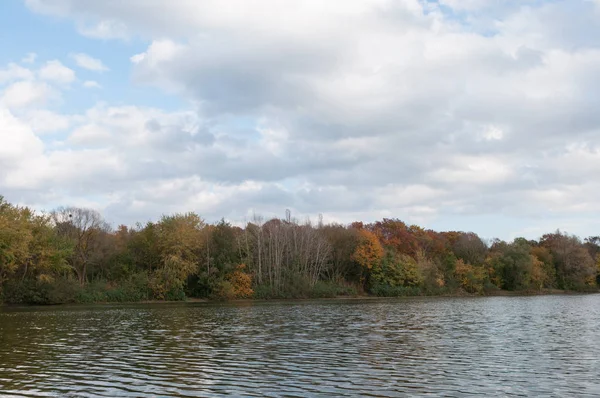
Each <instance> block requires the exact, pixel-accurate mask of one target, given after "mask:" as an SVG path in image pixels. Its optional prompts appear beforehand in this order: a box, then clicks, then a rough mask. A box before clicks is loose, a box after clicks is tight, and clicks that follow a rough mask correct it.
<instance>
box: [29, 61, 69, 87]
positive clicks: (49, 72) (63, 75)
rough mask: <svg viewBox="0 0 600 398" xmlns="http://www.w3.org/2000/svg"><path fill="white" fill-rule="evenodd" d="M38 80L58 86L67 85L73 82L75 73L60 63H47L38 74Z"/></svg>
mask: <svg viewBox="0 0 600 398" xmlns="http://www.w3.org/2000/svg"><path fill="white" fill-rule="evenodd" d="M38 74H39V76H40V79H42V80H48V81H52V82H55V83H60V84H69V83H71V82H73V81H74V80H75V72H74V71H73V70H72V69H70V68H67V67H66V66H64V65H63V64H62V63H61V62H60V61H58V60H53V61H48V62H46V63H45V64H44V66H43V67H42V68H40V70H39V72H38Z"/></svg>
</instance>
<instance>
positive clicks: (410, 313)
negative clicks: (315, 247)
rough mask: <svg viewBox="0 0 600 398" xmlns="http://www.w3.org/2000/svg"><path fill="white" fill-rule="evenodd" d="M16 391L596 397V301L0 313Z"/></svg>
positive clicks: (4, 364) (4, 387)
mask: <svg viewBox="0 0 600 398" xmlns="http://www.w3.org/2000/svg"><path fill="white" fill-rule="evenodd" d="M0 392H1V395H2V396H6V397H13V396H14V397H21V396H27V397H29V396H31V397H37V396H60V397H64V396H67V397H69V396H70V397H97V396H98V397H100V396H104V397H119V396H128V397H139V396H157V397H205V396H214V395H225V394H227V395H230V396H257V397H262V396H297V397H305V396H383V397H403V396H448V397H459V396H468V395H476V396H532V397H533V396H535V397H541V396H555V397H585V396H589V397H592V396H595V397H598V396H600V295H581V296H537V297H489V298H485V297H478V298H441V297H438V298H408V299H389V300H388V299H385V300H324V301H302V302H263V303H259V302H248V303H234V304H206V303H201V304H199V303H194V304H185V303H182V304H158V305H148V304H146V305H119V306H108V305H105V306H72V307H67V306H63V307H46V308H39V307H37V308H34V307H30V308H2V309H0Z"/></svg>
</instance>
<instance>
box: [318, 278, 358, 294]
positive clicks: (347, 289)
mask: <svg viewBox="0 0 600 398" xmlns="http://www.w3.org/2000/svg"><path fill="white" fill-rule="evenodd" d="M357 294H358V292H357V290H356V287H354V286H348V285H342V284H338V283H334V282H325V281H319V282H317V283H316V284H315V285H314V286H313V288H312V291H311V292H310V296H311V297H314V298H328V297H338V296H356V295H357Z"/></svg>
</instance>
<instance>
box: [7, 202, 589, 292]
mask: <svg viewBox="0 0 600 398" xmlns="http://www.w3.org/2000/svg"><path fill="white" fill-rule="evenodd" d="M599 284H600V236H593V237H588V238H586V239H584V240H581V239H580V238H579V237H577V236H573V235H569V234H566V233H563V232H561V231H558V230H557V231H555V232H552V233H548V234H545V235H543V236H542V237H541V238H540V239H539V240H527V239H525V238H517V239H515V240H513V241H512V242H505V241H502V240H498V239H494V240H491V241H487V242H486V241H484V240H482V239H481V238H480V237H479V236H477V234H475V233H472V232H458V231H449V232H436V231H432V230H426V229H423V228H421V227H419V226H416V225H407V224H405V223H404V222H402V221H400V220H398V219H383V220H381V221H377V222H374V223H370V224H364V223H362V222H355V223H352V224H351V225H339V224H324V223H323V222H322V220H321V219H319V220H318V221H317V222H316V223H312V222H311V221H310V220H305V221H299V220H297V219H295V218H293V217H292V215H291V214H290V212H289V211H287V212H286V214H285V217H284V218H282V219H278V218H274V219H268V220H265V219H263V218H261V217H259V216H255V217H253V219H252V221H251V222H248V223H247V224H246V225H245V226H243V227H239V226H235V225H232V224H230V223H228V222H227V221H225V220H221V221H220V222H218V223H213V224H211V223H207V222H205V221H204V220H203V219H202V218H201V217H200V216H199V215H197V214H195V213H185V214H173V215H164V216H162V218H161V219H160V220H159V221H157V222H148V223H146V224H145V225H142V224H137V225H136V226H135V227H127V226H124V225H120V226H118V227H117V228H116V229H115V228H113V227H111V225H110V224H109V223H107V222H106V221H105V220H104V219H103V217H102V216H101V215H100V214H99V213H98V212H96V211H94V210H91V209H85V208H76V207H69V208H59V209H56V210H53V211H51V212H48V213H41V212H36V211H33V210H31V209H29V208H27V207H22V206H17V205H13V204H11V203H8V202H7V201H6V200H4V198H2V197H1V196H0V298H1V301H2V302H3V303H6V304H61V303H92V302H134V301H146V300H185V299H186V298H206V299H215V300H233V299H276V298H321V297H338V296H364V295H372V296H409V295H410V296H412V295H493V294H501V293H502V292H503V291H516V292H519V291H520V292H523V293H538V292H542V293H543V292H545V291H554V290H564V291H579V292H594V291H597V290H598V285H599Z"/></svg>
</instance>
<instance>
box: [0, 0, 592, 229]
mask: <svg viewBox="0 0 600 398" xmlns="http://www.w3.org/2000/svg"><path fill="white" fill-rule="evenodd" d="M599 37H600V0H563V1H561V0H547V1H544V0H437V1H435V0H395V1H391V0H346V1H343V2H342V1H321V0H298V1H294V2H282V1H279V0H251V1H248V0H203V1H192V0H169V1H167V0H128V1H120V0H103V1H91V0H90V1H85V0H84V1H81V0H3V1H2V2H1V3H0V48H2V51H1V52H0V195H3V196H4V197H5V199H6V200H8V201H10V202H12V203H18V204H22V205H27V206H30V207H32V208H35V209H39V210H43V209H45V210H52V209H54V208H56V207H58V206H80V207H88V208H93V209H96V210H98V211H100V212H101V213H102V214H103V215H104V217H105V218H106V219H107V220H108V221H109V222H110V223H112V224H113V225H114V226H116V225H119V224H125V225H134V224H135V223H136V222H138V221H139V222H142V223H144V222H147V221H151V220H156V219H158V218H159V217H160V216H161V215H162V214H171V213H175V212H186V211H194V212H197V213H198V214H200V215H201V216H202V217H203V218H205V219H206V220H207V221H210V222H212V221H216V220H219V219H220V218H222V217H224V218H225V219H227V220H229V221H231V222H233V223H243V222H244V221H246V220H251V219H252V217H253V214H261V215H263V216H264V217H265V218H268V217H273V216H279V217H283V216H284V215H285V211H286V209H290V210H291V212H292V214H293V215H294V216H295V217H297V218H300V219H302V218H305V217H311V218H312V219H316V217H317V216H318V214H322V216H323V219H324V221H326V222H339V223H343V224H346V223H350V222H352V221H356V220H362V221H365V222H371V221H375V220H378V219H382V218H384V217H385V218H399V219H401V220H403V221H405V222H406V223H408V224H418V225H421V226H423V227H426V228H432V229H436V230H462V231H473V232H476V233H478V234H479V235H480V236H482V237H484V238H487V239H490V238H494V237H497V238H501V239H512V238H514V237H518V236H524V237H527V238H538V237H540V236H541V235H542V234H544V233H547V232H552V231H555V230H556V229H558V228H560V229H561V230H563V231H567V232H569V233H573V234H577V235H579V236H582V237H585V236H589V235H598V234H600V178H598V176H599V172H600V112H598V109H600V72H599V71H600V39H599Z"/></svg>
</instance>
